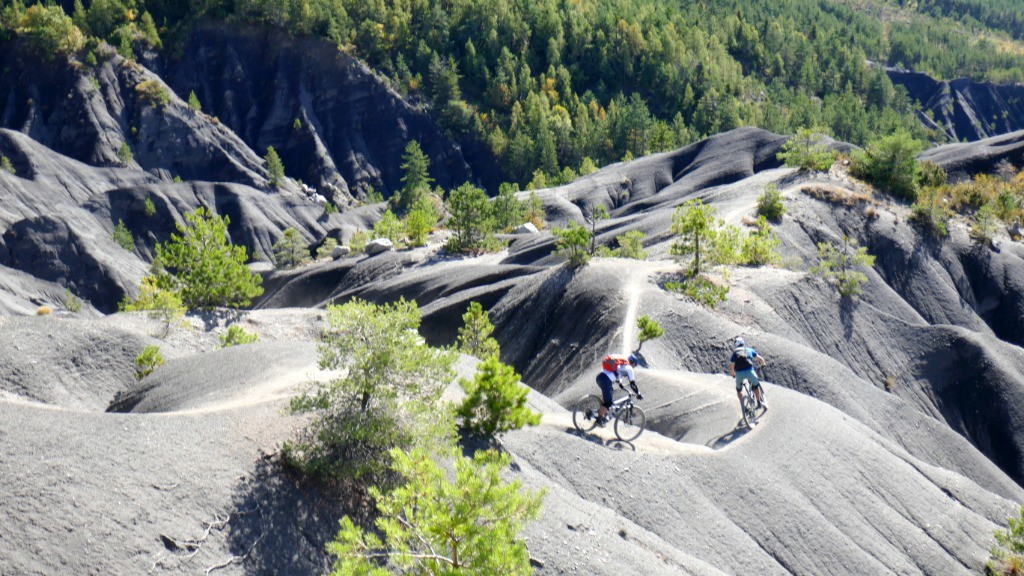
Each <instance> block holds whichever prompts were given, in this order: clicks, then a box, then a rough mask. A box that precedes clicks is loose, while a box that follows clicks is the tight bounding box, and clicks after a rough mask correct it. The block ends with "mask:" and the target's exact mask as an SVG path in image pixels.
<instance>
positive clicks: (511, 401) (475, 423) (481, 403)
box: [456, 355, 540, 438]
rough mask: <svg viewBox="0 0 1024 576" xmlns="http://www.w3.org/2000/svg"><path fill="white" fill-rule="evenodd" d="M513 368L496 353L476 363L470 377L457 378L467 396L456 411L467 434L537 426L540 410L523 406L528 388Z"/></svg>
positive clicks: (492, 433)
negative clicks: (474, 372) (535, 410)
mask: <svg viewBox="0 0 1024 576" xmlns="http://www.w3.org/2000/svg"><path fill="white" fill-rule="evenodd" d="M520 380H521V378H520V376H519V374H516V371H515V370H514V369H513V368H512V367H511V366H508V365H506V364H503V363H502V362H501V361H500V360H498V356H497V355H492V356H489V357H488V358H487V359H486V360H484V361H483V363H481V364H480V365H479V366H477V372H476V376H475V377H474V379H473V380H466V379H465V378H463V379H462V380H460V383H461V384H462V388H463V389H464V390H465V391H466V398H465V399H464V400H463V401H462V404H460V405H459V408H458V410H457V412H456V413H457V414H458V416H459V417H461V418H462V427H463V429H465V430H466V432H468V433H469V434H472V435H476V436H481V437H486V438H494V437H495V436H497V435H499V434H504V433H505V432H508V431H510V430H518V429H520V428H522V427H523V426H536V425H537V424H539V423H540V414H537V413H536V412H534V411H532V410H530V409H529V408H528V407H527V406H526V397H527V394H528V393H529V391H530V389H529V388H527V387H526V386H523V385H522V384H520V383H519V382H520Z"/></svg>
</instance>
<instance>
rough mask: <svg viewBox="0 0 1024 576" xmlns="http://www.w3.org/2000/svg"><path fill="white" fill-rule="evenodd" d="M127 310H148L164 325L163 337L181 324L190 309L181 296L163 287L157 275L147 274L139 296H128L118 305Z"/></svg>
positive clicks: (147, 311) (153, 317)
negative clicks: (131, 297)
mask: <svg viewBox="0 0 1024 576" xmlns="http://www.w3.org/2000/svg"><path fill="white" fill-rule="evenodd" d="M118 308H119V309H121V310H123V311H125V312H146V315H147V316H148V317H149V319H150V320H156V321H158V322H160V323H161V324H162V325H163V332H162V333H161V334H160V337H161V338H166V337H167V335H168V334H170V332H171V327H172V326H174V325H176V324H179V323H180V321H181V319H182V318H183V317H184V316H185V313H186V312H187V311H188V309H187V308H185V305H184V304H182V302H181V297H180V296H178V294H177V293H176V292H174V291H172V290H169V289H166V288H161V287H160V284H159V281H158V280H157V277H156V276H146V277H145V278H143V279H142V282H141V284H140V285H139V296H138V298H136V299H135V300H131V299H129V298H127V297H125V299H124V300H123V301H122V302H121V303H120V305H119V306H118Z"/></svg>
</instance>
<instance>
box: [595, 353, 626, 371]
mask: <svg viewBox="0 0 1024 576" xmlns="http://www.w3.org/2000/svg"><path fill="white" fill-rule="evenodd" d="M623 364H629V360H627V359H626V357H625V356H620V355H619V354H609V355H607V356H605V357H604V360H601V369H602V370H607V371H608V372H616V373H617V372H618V370H619V366H622V365H623Z"/></svg>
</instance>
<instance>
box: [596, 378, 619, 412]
mask: <svg viewBox="0 0 1024 576" xmlns="http://www.w3.org/2000/svg"><path fill="white" fill-rule="evenodd" d="M597 385H598V386H600V387H601V401H602V402H604V405H605V406H606V407H607V406H611V405H612V396H613V395H614V393H615V388H614V387H613V386H612V379H611V378H609V377H608V375H607V374H605V373H604V372H601V373H600V374H598V375H597Z"/></svg>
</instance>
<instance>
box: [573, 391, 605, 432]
mask: <svg viewBox="0 0 1024 576" xmlns="http://www.w3.org/2000/svg"><path fill="white" fill-rule="evenodd" d="M600 413H601V399H600V398H598V397H597V396H594V395H593V394H587V395H586V396H584V397H583V398H580V401H579V402H577V403H576V407H575V408H573V409H572V425H573V426H575V427H576V429H577V430H579V431H580V432H587V431H590V430H593V429H594V426H597V416H598V414H600Z"/></svg>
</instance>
